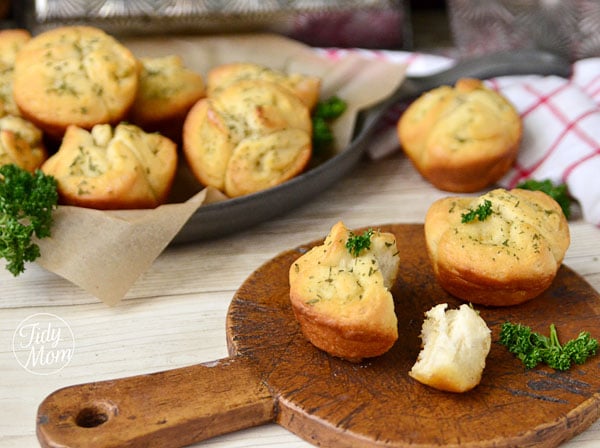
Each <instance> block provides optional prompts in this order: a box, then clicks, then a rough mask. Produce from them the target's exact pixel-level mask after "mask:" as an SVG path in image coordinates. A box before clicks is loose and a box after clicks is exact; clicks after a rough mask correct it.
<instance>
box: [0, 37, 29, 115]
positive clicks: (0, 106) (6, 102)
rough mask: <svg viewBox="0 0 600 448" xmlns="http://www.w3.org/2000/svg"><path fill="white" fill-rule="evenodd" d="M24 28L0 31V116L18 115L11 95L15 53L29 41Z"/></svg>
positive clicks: (17, 109) (18, 112)
mask: <svg viewBox="0 0 600 448" xmlns="http://www.w3.org/2000/svg"><path fill="white" fill-rule="evenodd" d="M30 39H31V34H30V33H29V31H27V30H25V29H9V30H2V31H0V116H4V115H20V111H19V108H18V107H17V105H16V103H15V100H14V97H13V77H14V69H15V60H16V58H17V53H18V52H19V51H20V50H21V48H22V47H23V46H24V45H25V44H26V43H27V42H29V40H30Z"/></svg>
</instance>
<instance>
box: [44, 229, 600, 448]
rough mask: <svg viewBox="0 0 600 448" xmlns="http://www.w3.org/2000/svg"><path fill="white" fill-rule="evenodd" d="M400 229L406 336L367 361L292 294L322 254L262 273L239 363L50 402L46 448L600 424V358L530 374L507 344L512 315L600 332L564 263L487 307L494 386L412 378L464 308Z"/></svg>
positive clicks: (237, 344) (385, 443)
mask: <svg viewBox="0 0 600 448" xmlns="http://www.w3.org/2000/svg"><path fill="white" fill-rule="evenodd" d="M380 229H381V230H384V231H391V232H393V233H395V234H396V236H397V240H398V247H399V250H400V256H401V272H400V276H399V278H398V280H397V282H396V284H395V285H394V287H393V291H392V292H393V295H394V298H395V303H396V313H397V315H398V324H399V334H400V337H399V340H398V341H397V342H396V344H395V345H394V346H393V348H392V349H391V350H390V351H389V352H388V353H386V354H385V355H383V356H381V357H378V358H374V359H370V360H366V361H364V362H362V363H359V364H353V363H349V362H346V361H343V360H340V359H336V358H332V357H330V356H329V355H327V354H325V353H323V352H321V351H319V350H318V349H316V348H315V347H314V346H312V345H311V344H310V343H309V342H307V341H306V340H305V338H304V337H303V336H302V334H301V332H300V329H299V326H298V324H297V322H296V320H295V319H294V316H293V313H292V310H291V307H290V304H289V298H288V288H289V285H288V269H289V266H290V265H291V263H292V262H293V261H294V260H296V259H297V258H298V257H299V256H300V255H302V254H303V253H305V252H306V250H308V248H309V247H310V246H312V245H313V244H315V243H311V244H307V245H306V246H302V247H298V248H295V249H293V250H290V251H287V252H284V253H282V254H280V255H279V256H277V257H275V258H274V259H272V260H271V261H269V262H267V263H266V264H264V265H263V266H261V267H260V268H258V269H257V270H256V271H255V272H254V273H253V274H252V275H251V276H250V277H249V278H248V279H247V280H246V281H245V282H244V284H243V285H242V286H241V287H240V288H239V290H238V291H237V292H236V294H235V296H234V297H233V300H232V303H231V306H230V308H229V312H228V315H227V335H228V341H227V342H228V347H229V352H230V357H229V358H226V359H221V360H217V361H214V362H212V363H206V364H201V365H195V366H190V367H183V368H179V369H175V370H170V371H166V372H159V373H155V374H150V375H140V376H135V377H129V378H123V379H118V380H114V381H104V382H96V383H89V384H83V385H76V386H71V387H68V388H65V389H61V390H58V391H56V392H54V393H53V394H51V395H50V396H49V397H48V398H46V399H45V400H44V401H43V402H42V403H41V405H40V407H39V410H38V420H37V433H38V438H39V440H40V442H41V444H42V446H45V447H57V446H61V447H63V446H64V447H79V448H81V447H92V446H98V447H99V446H101V447H104V448H107V447H120V446H128V447H153V446H156V447H162V448H165V447H179V446H184V445H188V444H191V443H194V442H198V441H200V440H205V439H207V438H209V437H212V436H215V435H218V434H223V433H226V432H230V431H235V430H238V429H241V428H245V427H251V426H256V425H260V424H263V423H267V422H273V421H274V422H276V423H278V424H280V425H282V426H284V427H286V428H288V429H289V430H291V431H293V432H294V433H296V434H298V435H299V436H300V437H303V438H304V439H306V440H308V441H309V442H311V443H313V444H315V445H320V446H330V447H333V446H335V447H374V446H377V447H415V446H418V447H419V448H425V447H440V446H445V447H477V448H485V447H494V448H499V447H514V446H519V447H522V446H531V445H534V444H535V445H536V446H540V447H554V446H557V445H559V444H560V443H561V442H563V441H565V440H567V439H569V438H571V437H573V436H574V435H575V434H577V433H579V432H581V431H583V430H584V429H585V428H587V427H588V426H589V425H591V424H592V423H593V422H594V421H595V420H596V419H597V418H599V416H600V356H597V357H595V358H592V359H591V360H589V361H588V362H587V363H586V364H584V365H582V366H575V367H574V368H573V369H572V370H570V371H568V372H556V371H554V370H552V369H549V368H546V367H540V368H535V369H532V370H527V369H525V368H524V367H523V366H522V364H521V363H520V361H518V360H517V359H516V358H515V357H514V356H513V355H511V354H509V353H508V351H507V350H506V348H505V347H503V346H502V345H500V344H499V343H498V335H499V329H500V326H501V324H502V323H503V322H504V321H506V320H510V321H513V322H520V323H523V324H526V325H529V326H531V327H532V328H533V329H534V330H536V331H540V332H543V333H545V334H547V333H548V326H549V325H550V324H551V323H554V324H555V325H556V326H557V328H558V331H559V337H560V338H561V339H562V340H565V341H566V340H567V339H568V338H572V337H576V336H577V334H578V333H579V331H581V330H587V331H590V332H591V333H592V336H594V337H596V338H600V296H599V295H598V293H597V292H596V291H595V290H594V289H593V288H592V287H591V286H590V285H589V284H588V283H587V282H586V281H585V280H584V279H582V278H581V277H580V276H579V275H577V274H576V273H575V272H573V271H572V270H570V269H569V268H567V267H565V266H562V267H561V269H560V270H559V273H558V276H557V278H556V280H555V282H554V283H553V285H552V286H551V288H550V289H549V290H548V291H547V292H546V293H544V294H543V295H542V296H540V297H538V298H536V299H534V300H532V301H530V302H528V303H525V304H523V305H519V306H515V307H508V308H485V307H477V309H479V311H480V313H481V316H482V317H483V318H484V319H485V321H486V322H487V324H488V326H489V327H490V328H491V330H492V348H491V351H490V354H489V356H488V359H487V366H486V369H485V371H484V374H483V378H482V381H481V383H480V384H479V386H478V387H477V388H475V389H474V390H472V391H470V392H467V393H464V394H453V393H447V392H440V391H437V390H434V389H431V388H429V387H427V386H424V385H422V384H420V383H418V382H416V381H415V380H413V379H412V378H410V377H409V376H408V374H407V373H408V371H409V370H410V368H411V367H412V365H413V364H414V362H415V360H416V358H417V354H418V352H419V349H420V339H419V337H418V336H419V333H420V330H421V324H422V322H423V318H424V316H423V314H424V312H425V311H427V310H428V309H430V308H431V307H432V306H433V305H435V304H438V303H442V302H448V303H449V304H451V305H453V306H456V305H458V304H459V303H461V302H459V301H458V300H456V299H454V298H452V297H451V296H449V295H448V294H446V293H445V292H444V291H443V290H442V289H441V288H440V287H439V286H438V285H437V284H436V282H435V279H434V277H433V272H432V270H431V267H430V265H429V261H428V259H427V255H426V251H425V242H424V237H423V226H422V225H416V224H415V225H413V224H409V225H407V224H395V225H385V226H381V227H380Z"/></svg>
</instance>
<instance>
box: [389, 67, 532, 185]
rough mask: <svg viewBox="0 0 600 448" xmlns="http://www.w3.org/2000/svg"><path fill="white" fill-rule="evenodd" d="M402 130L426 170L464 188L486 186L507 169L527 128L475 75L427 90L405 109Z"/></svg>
mask: <svg viewBox="0 0 600 448" xmlns="http://www.w3.org/2000/svg"><path fill="white" fill-rule="evenodd" d="M397 130H398V138H399V140H400V144H401V146H402V148H403V149H404V152H405V153H406V155H407V156H408V158H409V159H410V160H411V161H412V163H413V165H414V166H415V168H416V169H417V170H418V171H419V172H420V173H421V175H422V176H423V177H424V178H425V179H427V180H428V181H429V182H431V183H432V184H433V185H434V186H435V187H437V188H439V189H441V190H446V191H452V192H459V193H460V192H463V193H466V192H474V191H478V190H481V189H483V188H485V187H487V186H489V185H492V184H493V183H494V182H496V181H497V180H499V179H500V178H501V177H502V176H503V175H504V174H506V172H507V171H508V170H509V169H510V167H511V165H512V164H513V162H514V160H515V157H516V155H517V152H518V149H519V145H520V143H521V136H522V133H523V128H522V122H521V118H520V116H519V114H518V113H517V111H516V110H515V108H514V107H513V106H512V105H511V104H510V103H509V102H508V101H507V100H506V99H505V98H504V97H503V96H502V95H500V94H499V93H497V92H495V91H493V90H491V89H488V88H487V87H485V86H484V84H483V83H482V82H481V81H479V80H475V79H461V80H459V81H458V82H457V83H456V86H455V87H454V88H452V87H450V86H442V87H438V88H436V89H433V90H431V91H429V92H427V93H425V94H424V95H422V96H421V97H419V98H418V99H417V100H416V101H414V102H413V103H412V104H411V105H410V106H409V107H408V109H407V110H406V111H405V112H404V113H403V114H402V116H401V117H400V120H399V121H398V128H397Z"/></svg>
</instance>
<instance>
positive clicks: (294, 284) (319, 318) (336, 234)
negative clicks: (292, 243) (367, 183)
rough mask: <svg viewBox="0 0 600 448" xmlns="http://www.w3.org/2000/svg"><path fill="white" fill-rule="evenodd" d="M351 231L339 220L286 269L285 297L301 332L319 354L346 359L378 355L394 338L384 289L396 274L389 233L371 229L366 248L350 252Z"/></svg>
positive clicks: (391, 310)
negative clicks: (348, 243) (287, 284)
mask: <svg viewBox="0 0 600 448" xmlns="http://www.w3.org/2000/svg"><path fill="white" fill-rule="evenodd" d="M351 236H353V234H352V233H351V232H350V231H349V230H348V229H347V228H346V226H345V225H344V224H343V223H342V222H338V223H337V224H336V225H335V226H333V228H332V229H331V231H330V233H329V235H327V238H326V239H325V242H324V243H323V244H322V245H320V246H317V247H314V248H313V249H311V250H310V251H308V252H307V253H306V254H304V255H303V256H301V257H300V258H299V259H298V260H296V261H295V262H294V263H293V264H292V266H291V267H290V271H289V279H290V300H291V304H292V309H293V311H294V315H295V316H296V319H297V320H298V322H299V323H300V327H301V329H302V332H303V334H304V336H305V337H306V338H307V339H308V340H309V341H310V342H311V343H312V344H313V345H315V346H316V347H318V348H319V349H321V350H324V351H325V352H327V353H329V354H331V355H333V356H337V357H340V358H344V359H347V360H350V361H360V360H361V359H363V358H370V357H373V356H379V355H381V354H383V353H385V352H386V351H388V350H389V349H390V348H391V347H392V345H393V344H394V342H395V341H396V340H397V339H398V327H397V326H398V322H397V319H396V314H395V313H394V299H393V297H392V294H391V293H390V291H389V288H391V287H392V285H393V284H394V282H395V280H396V277H397V275H398V268H399V264H400V257H399V254H398V249H397V246H396V239H395V236H394V235H393V234H391V233H384V232H378V231H375V232H373V234H372V236H371V238H370V241H371V244H370V247H369V248H366V249H363V250H362V251H361V252H360V253H359V254H358V255H354V254H351V253H350V252H349V250H348V249H347V248H346V242H347V241H348V239H349V238H350V237H351Z"/></svg>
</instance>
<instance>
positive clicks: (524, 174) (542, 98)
mask: <svg viewBox="0 0 600 448" xmlns="http://www.w3.org/2000/svg"><path fill="white" fill-rule="evenodd" d="M568 85H569V84H568V83H564V84H561V85H560V86H558V87H557V88H556V89H554V90H553V91H550V92H547V93H542V92H539V91H537V90H536V89H534V88H533V87H532V86H531V85H529V84H525V85H523V88H524V89H526V90H527V91H528V92H529V93H532V94H533V95H534V96H536V97H537V101H535V102H534V103H533V104H532V105H531V106H530V107H529V108H527V109H525V110H523V111H521V113H520V114H521V118H522V119H525V118H526V117H527V115H529V114H531V113H532V112H533V111H535V110H537V109H539V108H540V107H542V106H546V107H548V109H549V110H550V111H551V112H552V113H553V115H555V116H556V117H557V118H558V119H559V120H560V121H561V122H563V123H565V122H566V121H567V120H566V119H565V118H564V116H562V114H561V113H560V110H557V109H556V108H555V107H553V106H552V103H551V102H550V100H551V99H552V98H553V97H555V96H556V95H558V94H559V93H561V92H562V91H563V90H564V89H566V88H567V87H568ZM568 130H569V129H568V127H567V129H564V130H563V132H562V133H561V134H560V135H559V136H558V138H557V139H556V141H555V142H554V143H553V144H552V145H550V148H549V149H548V151H546V153H545V154H544V156H543V157H542V158H540V159H539V160H538V162H537V163H535V164H534V165H533V166H531V167H529V168H526V167H524V166H522V165H521V164H520V163H519V161H518V159H517V161H515V163H514V166H513V169H514V171H515V174H514V176H513V178H512V180H511V181H509V186H510V187H511V188H514V187H515V186H516V185H517V184H518V183H519V182H521V181H522V180H525V179H528V178H529V177H530V176H531V174H532V173H533V172H534V171H535V170H536V169H537V168H538V167H539V166H540V165H541V164H542V163H543V162H544V161H545V160H546V159H547V158H548V157H549V156H550V155H551V154H552V152H553V151H554V150H555V149H556V148H557V147H558V144H559V143H560V141H561V140H562V139H563V138H564V136H565V135H566V134H567V132H568Z"/></svg>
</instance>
